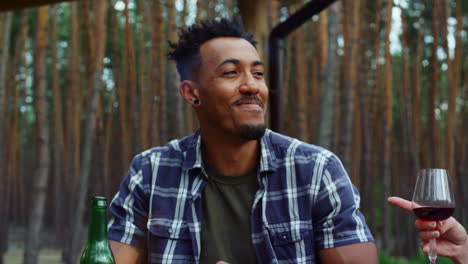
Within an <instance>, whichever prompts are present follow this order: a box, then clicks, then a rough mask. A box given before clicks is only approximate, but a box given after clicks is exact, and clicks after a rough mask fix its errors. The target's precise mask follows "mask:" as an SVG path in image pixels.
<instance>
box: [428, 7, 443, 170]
mask: <svg viewBox="0 0 468 264" xmlns="http://www.w3.org/2000/svg"><path fill="white" fill-rule="evenodd" d="M439 9H440V1H439V0H434V1H433V5H432V36H433V39H434V42H433V43H432V54H431V73H430V74H431V81H430V85H429V96H428V102H427V104H428V109H427V112H428V128H427V130H426V131H427V134H428V137H427V147H428V148H427V149H426V150H425V152H426V153H427V154H428V155H429V156H430V159H429V161H430V164H431V165H430V166H434V168H438V167H439V166H440V142H439V123H438V122H437V120H436V118H435V110H436V100H437V98H438V96H437V90H438V89H439V84H438V82H439V62H438V60H437V49H438V47H439V19H438V18H439V16H438V12H439Z"/></svg>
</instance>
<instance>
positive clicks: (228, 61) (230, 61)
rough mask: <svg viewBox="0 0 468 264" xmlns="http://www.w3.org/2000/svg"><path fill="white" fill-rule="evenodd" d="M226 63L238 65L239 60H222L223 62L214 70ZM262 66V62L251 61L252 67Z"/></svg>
mask: <svg viewBox="0 0 468 264" xmlns="http://www.w3.org/2000/svg"><path fill="white" fill-rule="evenodd" d="M228 63H232V64H236V65H238V64H240V60H238V59H226V60H224V61H223V62H221V63H220V64H219V65H218V66H217V67H216V69H218V68H220V67H221V66H223V65H224V64H228ZM259 65H261V66H263V62H261V61H259V60H256V61H253V62H252V66H259Z"/></svg>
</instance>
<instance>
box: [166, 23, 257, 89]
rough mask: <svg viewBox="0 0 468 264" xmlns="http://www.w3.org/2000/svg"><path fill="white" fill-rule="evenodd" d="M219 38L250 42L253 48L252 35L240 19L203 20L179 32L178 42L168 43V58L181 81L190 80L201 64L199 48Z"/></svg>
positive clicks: (254, 42) (254, 43)
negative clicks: (232, 38)
mask: <svg viewBox="0 0 468 264" xmlns="http://www.w3.org/2000/svg"><path fill="white" fill-rule="evenodd" d="M219 37H238V38H243V39H245V40H247V41H248V42H250V43H251V44H252V45H253V46H254V47H255V45H256V44H257V42H256V41H255V40H253V34H250V33H247V32H246V31H245V30H244V26H243V24H242V21H241V20H240V18H237V19H233V20H227V19H224V18H222V19H213V20H205V21H202V22H201V23H200V24H194V25H192V26H190V27H188V28H182V29H180V30H179V41H178V42H176V43H173V42H171V41H169V45H170V47H171V49H172V52H169V53H168V57H169V59H171V60H174V61H175V62H176V67H177V71H178V72H179V75H180V79H181V81H183V80H190V79H192V77H193V76H192V75H193V73H194V72H195V69H197V67H198V66H199V65H200V63H201V57H200V46H201V45H202V44H203V43H205V42H207V41H208V40H210V39H214V38H219Z"/></svg>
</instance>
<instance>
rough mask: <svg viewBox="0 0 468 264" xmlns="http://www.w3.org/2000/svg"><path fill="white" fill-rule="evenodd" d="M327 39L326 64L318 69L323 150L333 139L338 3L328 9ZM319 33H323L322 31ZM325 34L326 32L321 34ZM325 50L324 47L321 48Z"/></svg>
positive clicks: (320, 143)
mask: <svg viewBox="0 0 468 264" xmlns="http://www.w3.org/2000/svg"><path fill="white" fill-rule="evenodd" d="M327 12H328V38H327V40H328V41H327V42H326V43H325V45H327V48H326V49H327V50H328V51H327V52H326V54H327V57H326V58H324V60H326V64H325V65H323V68H322V67H321V69H320V73H319V74H320V75H319V80H320V85H319V87H320V88H321V90H322V91H323V95H322V100H321V106H320V118H319V119H320V129H319V137H318V144H319V145H320V146H322V147H324V148H331V145H332V139H333V120H334V118H333V116H334V108H335V107H334V105H335V104H336V103H335V101H334V98H335V93H336V89H335V88H336V85H337V81H336V79H337V76H338V63H337V61H338V58H337V57H338V56H337V39H338V26H339V23H340V22H339V20H338V19H339V17H338V12H339V10H338V3H336V4H333V5H332V6H330V7H329V8H328V11H327ZM321 32H324V31H323V30H322V31H321ZM322 34H326V32H324V33H322ZM323 49H325V47H323ZM322 56H323V54H322Z"/></svg>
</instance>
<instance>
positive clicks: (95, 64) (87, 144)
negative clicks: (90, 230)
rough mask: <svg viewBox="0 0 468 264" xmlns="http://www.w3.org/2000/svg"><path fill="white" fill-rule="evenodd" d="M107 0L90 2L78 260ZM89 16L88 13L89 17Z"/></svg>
mask: <svg viewBox="0 0 468 264" xmlns="http://www.w3.org/2000/svg"><path fill="white" fill-rule="evenodd" d="M106 9H107V1H106V0H98V1H94V2H93V10H92V12H93V16H92V17H93V18H94V19H93V21H92V25H93V28H92V29H93V31H92V35H91V36H90V37H91V38H90V39H94V40H93V41H94V49H95V51H94V53H93V54H94V55H95V56H94V57H90V61H89V67H90V70H89V73H90V74H92V75H91V76H90V80H91V84H92V87H91V89H90V92H91V96H90V102H89V108H88V111H87V115H86V125H85V131H84V132H85V134H84V136H85V138H84V142H83V158H82V164H81V174H80V180H81V182H80V188H79V191H78V200H77V206H76V209H75V211H76V213H75V217H74V221H73V233H72V239H71V245H72V246H71V249H72V252H71V260H72V261H75V262H76V260H77V259H78V256H79V252H80V248H81V245H80V243H81V238H82V237H81V234H82V233H83V232H84V230H83V223H82V219H83V213H84V211H85V205H86V203H87V199H86V197H87V191H88V182H89V177H90V173H91V166H90V164H91V158H92V157H91V156H92V150H93V144H94V139H95V136H96V111H97V106H98V103H99V100H100V90H101V88H102V80H101V77H102V70H103V66H104V65H103V59H104V54H105V47H106V32H107V31H106V21H107V20H106V15H107V10H106ZM90 17H91V16H90Z"/></svg>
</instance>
